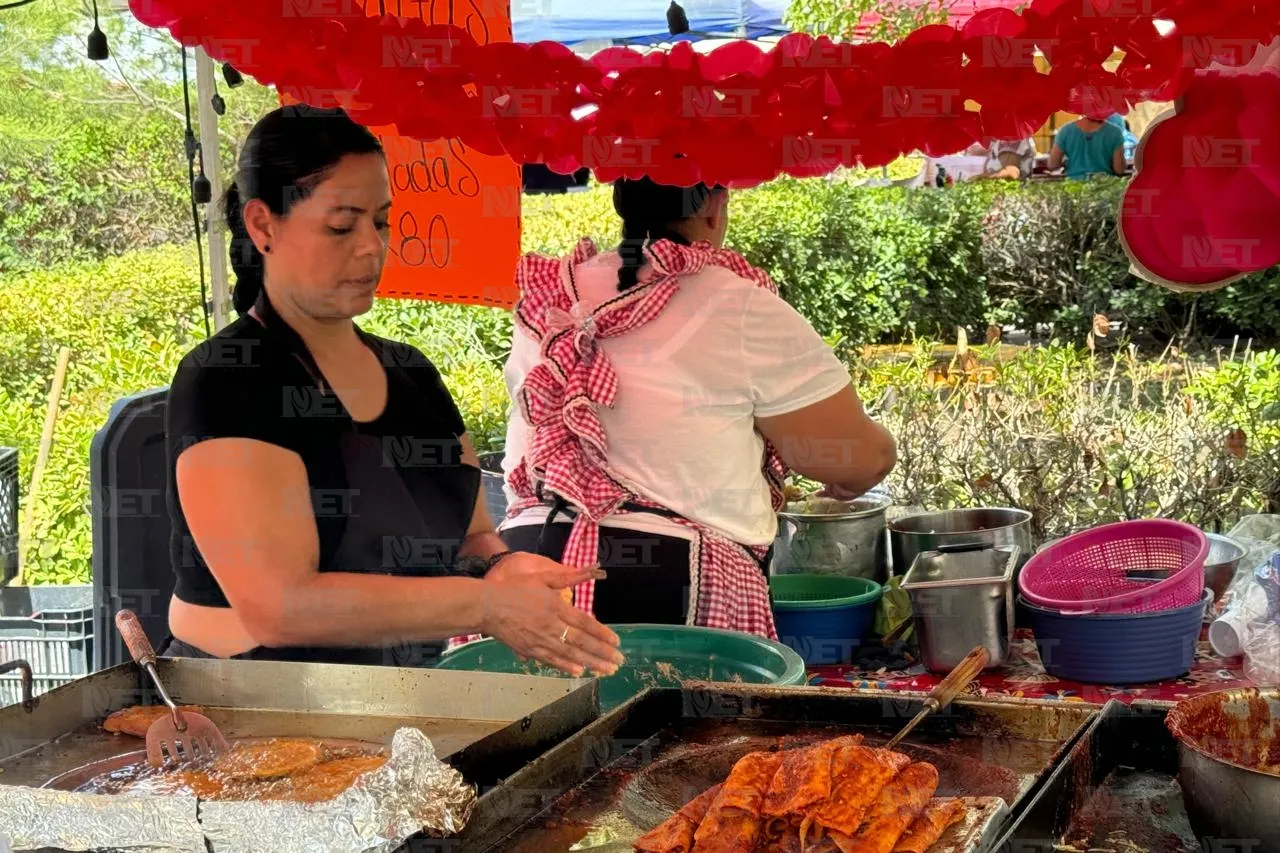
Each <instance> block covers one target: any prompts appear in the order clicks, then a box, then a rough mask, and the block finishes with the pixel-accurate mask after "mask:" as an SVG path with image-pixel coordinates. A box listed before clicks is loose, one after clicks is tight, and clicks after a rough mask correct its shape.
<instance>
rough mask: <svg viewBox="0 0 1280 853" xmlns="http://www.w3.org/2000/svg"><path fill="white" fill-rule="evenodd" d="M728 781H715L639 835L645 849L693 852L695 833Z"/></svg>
mask: <svg viewBox="0 0 1280 853" xmlns="http://www.w3.org/2000/svg"><path fill="white" fill-rule="evenodd" d="M723 787H724V785H723V784H720V785H714V786H712V787H710V788H708V789H707V790H705V791H703V792H702V793H701V794H699V795H698V796H696V797H694V798H693V799H692V800H690V801H689V802H687V803H685V804H684V806H683V807H682V808H681V809H680V811H678V812H676V813H675V814H673V815H672V816H671V817H669V818H667V819H666V820H665V821H663V822H662V823H661V824H659V825H658V826H656V827H654V828H653V829H652V830H650V831H649V832H647V833H645V834H644V835H642V836H640V837H639V838H638V839H636V843H635V848H636V850H639V851H641V853H689V851H691V850H693V834H694V832H696V831H697V829H698V825H699V824H701V823H702V820H703V818H705V817H706V816H707V810H708V809H710V808H711V804H712V803H713V802H715V799H716V797H717V796H719V794H720V789H721V788H723Z"/></svg>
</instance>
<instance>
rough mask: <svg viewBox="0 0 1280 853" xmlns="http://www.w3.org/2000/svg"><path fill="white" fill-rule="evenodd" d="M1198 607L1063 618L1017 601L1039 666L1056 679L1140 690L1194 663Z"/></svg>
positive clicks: (1206, 599) (1200, 612)
mask: <svg viewBox="0 0 1280 853" xmlns="http://www.w3.org/2000/svg"><path fill="white" fill-rule="evenodd" d="M1212 596H1213V591H1212V590H1206V591H1205V596H1204V597H1203V598H1202V599H1201V600H1200V603H1199V604H1193V605H1190V606H1188V607H1179V608H1176V609H1174V610H1161V611H1158V612H1156V613H1089V614H1081V615H1064V614H1062V613H1059V612H1057V611H1054V610H1046V609H1045V608H1043V607H1037V606H1036V605H1034V604H1031V603H1030V602H1028V601H1027V600H1026V599H1024V598H1022V596H1018V604H1019V606H1021V607H1023V608H1025V612H1026V613H1027V615H1028V616H1029V617H1030V621H1031V630H1032V631H1034V632H1035V635H1036V646H1037V647H1038V648H1039V650H1040V661H1041V662H1042V663H1043V664H1044V668H1045V671H1047V672H1048V673H1049V674H1050V675H1053V676H1056V677H1057V678H1062V679H1068V680H1070V681H1082V682H1085V683H1087V684H1117V685H1127V684H1143V683H1146V682H1150V681H1164V680H1166V679H1170V678H1177V677H1178V676H1180V675H1184V674H1186V673H1187V671H1189V670H1190V669H1191V664H1192V662H1193V661H1194V660H1195V657H1196V643H1197V641H1198V640H1199V639H1200V627H1201V624H1202V620H1203V619H1204V609H1205V606H1206V605H1207V604H1208V603H1209V601H1210V599H1211V598H1212Z"/></svg>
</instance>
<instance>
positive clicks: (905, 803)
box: [831, 762, 938, 853]
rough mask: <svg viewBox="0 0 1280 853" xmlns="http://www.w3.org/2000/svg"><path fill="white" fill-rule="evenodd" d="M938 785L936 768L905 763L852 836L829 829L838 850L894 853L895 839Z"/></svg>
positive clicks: (921, 810)
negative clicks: (904, 766)
mask: <svg viewBox="0 0 1280 853" xmlns="http://www.w3.org/2000/svg"><path fill="white" fill-rule="evenodd" d="M937 788H938V771H937V770H936V769H935V768H934V766H933V765H932V764H925V763H924V762H917V763H915V764H911V765H908V767H907V769H905V770H903V771H902V772H901V773H899V774H898V775H897V776H895V777H894V778H893V779H892V781H890V782H889V783H888V784H887V785H885V786H884V787H883V788H882V789H881V790H880V795H879V796H878V797H876V801H875V803H874V804H873V805H872V806H871V810H870V811H869V812H868V813H867V819H866V821H864V822H863V824H862V826H861V827H859V829H858V832H857V833H856V834H854V835H852V836H850V835H849V834H848V833H845V832H842V831H840V830H835V829H833V830H831V839H832V840H833V841H835V843H836V846H837V847H839V848H840V850H841V853H854V851H856V852H857V853H893V848H894V845H896V844H897V843H898V839H899V838H900V837H901V836H902V834H903V833H904V832H905V831H906V830H907V827H909V826H911V824H912V823H914V822H915V820H916V818H917V817H919V816H920V813H921V812H923V811H924V808H925V806H926V805H927V804H928V802H929V799H930V798H931V797H932V796H933V792H934V791H935V790H937Z"/></svg>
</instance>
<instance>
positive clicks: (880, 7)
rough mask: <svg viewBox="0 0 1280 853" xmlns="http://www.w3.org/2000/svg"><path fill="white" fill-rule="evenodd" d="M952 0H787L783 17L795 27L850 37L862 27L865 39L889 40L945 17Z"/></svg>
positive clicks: (833, 36) (814, 33)
mask: <svg viewBox="0 0 1280 853" xmlns="http://www.w3.org/2000/svg"><path fill="white" fill-rule="evenodd" d="M954 2H955V0H791V4H790V5H789V6H788V7H787V12H786V14H785V16H784V20H785V22H786V23H787V25H788V26H790V27H793V28H795V29H797V30H803V31H804V32H808V33H812V34H813V35H826V36H831V37H832V38H836V39H852V38H854V36H855V35H857V34H858V33H859V24H862V25H863V29H864V30H865V39H866V40H867V41H883V42H889V43H891V44H892V43H893V42H896V41H898V40H900V39H902V38H903V37H905V36H906V35H907V34H908V33H910V32H911V31H912V30H915V29H918V28H920V27H923V26H925V25H926V24H941V23H945V22H946V20H947V10H948V9H949V8H950V7H951V5H952V4H953V3H954Z"/></svg>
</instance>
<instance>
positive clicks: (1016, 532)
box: [889, 507, 1035, 574]
mask: <svg viewBox="0 0 1280 853" xmlns="http://www.w3.org/2000/svg"><path fill="white" fill-rule="evenodd" d="M955 545H985V546H988V547H991V548H1003V549H1005V550H1009V549H1011V548H1014V547H1016V548H1017V549H1018V554H1019V555H1020V556H1019V557H1018V568H1019V569H1021V568H1022V564H1023V563H1025V562H1026V561H1027V560H1028V559H1030V557H1031V555H1032V554H1034V553H1035V548H1034V547H1032V544H1031V513H1029V512H1027V511H1026V510H1021V509H1004V508H988V507H979V508H975V509H950V510H944V511H942V512H922V513H917V514H915V515H907V516H903V517H902V518H898V519H894V520H893V521H892V522H890V524H889V548H890V551H891V553H892V556H893V571H894V573H895V574H906V572H907V570H908V569H910V568H911V564H912V563H914V562H915V559H916V557H918V556H920V555H921V554H923V553H925V552H926V551H943V550H946V549H947V548H949V547H951V546H955Z"/></svg>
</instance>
